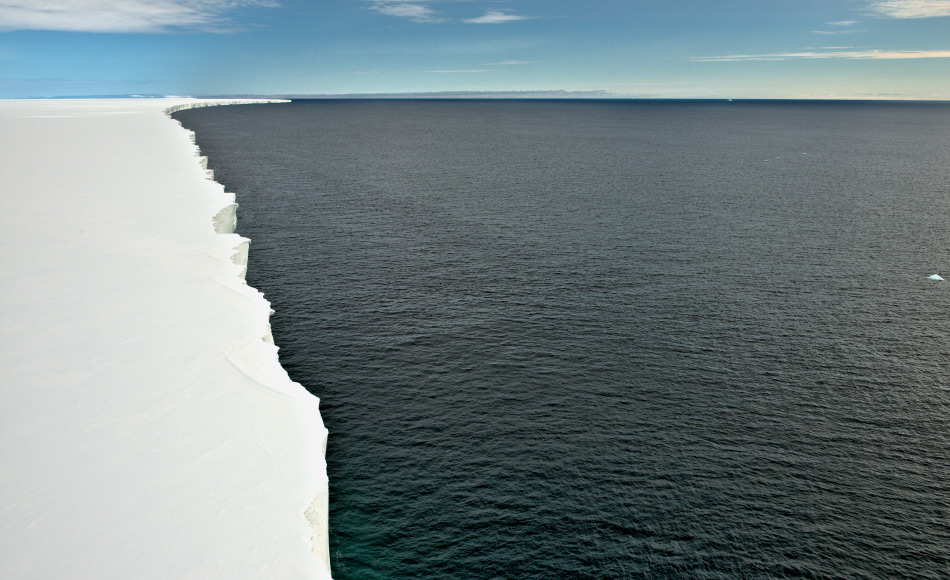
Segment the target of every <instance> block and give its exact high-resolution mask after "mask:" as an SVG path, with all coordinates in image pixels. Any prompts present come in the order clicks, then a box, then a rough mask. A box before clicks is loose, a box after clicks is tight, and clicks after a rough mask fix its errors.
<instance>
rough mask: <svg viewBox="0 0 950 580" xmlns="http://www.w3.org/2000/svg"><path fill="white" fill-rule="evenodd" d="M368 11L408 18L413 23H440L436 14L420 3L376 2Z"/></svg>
mask: <svg viewBox="0 0 950 580" xmlns="http://www.w3.org/2000/svg"><path fill="white" fill-rule="evenodd" d="M370 9H371V10H375V11H376V12H379V13H380V14H386V15H387V16H398V17H400V18H408V19H409V20H412V21H413V22H442V19H440V18H439V17H438V16H437V14H438V12H436V11H435V10H433V9H432V8H429V7H428V6H426V5H425V4H423V3H420V2H401V1H396V2H393V1H392V0H376V1H375V2H373V5H372V6H370Z"/></svg>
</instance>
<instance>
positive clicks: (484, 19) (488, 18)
mask: <svg viewBox="0 0 950 580" xmlns="http://www.w3.org/2000/svg"><path fill="white" fill-rule="evenodd" d="M516 20H527V17H526V16H518V15H517V14H509V13H507V12H500V11H498V10H489V11H488V12H486V13H485V15H484V16H479V17H478V18H470V19H468V20H466V21H465V22H468V23H469V24H501V23H503V22H514V21H516Z"/></svg>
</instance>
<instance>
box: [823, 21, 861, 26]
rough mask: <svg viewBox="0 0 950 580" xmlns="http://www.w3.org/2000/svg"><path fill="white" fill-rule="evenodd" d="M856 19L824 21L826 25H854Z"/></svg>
mask: <svg viewBox="0 0 950 580" xmlns="http://www.w3.org/2000/svg"><path fill="white" fill-rule="evenodd" d="M857 23H858V21H857V20H839V21H837V22H825V24H826V25H827V26H854V25H855V24H857Z"/></svg>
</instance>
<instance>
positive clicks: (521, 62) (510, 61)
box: [486, 60, 536, 66]
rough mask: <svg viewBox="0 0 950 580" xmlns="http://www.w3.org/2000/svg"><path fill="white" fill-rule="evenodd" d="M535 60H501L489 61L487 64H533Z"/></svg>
mask: <svg viewBox="0 0 950 580" xmlns="http://www.w3.org/2000/svg"><path fill="white" fill-rule="evenodd" d="M534 62H536V61H533V60H503V61H501V62H489V63H486V64H487V66H520V65H523V64H532V63H534Z"/></svg>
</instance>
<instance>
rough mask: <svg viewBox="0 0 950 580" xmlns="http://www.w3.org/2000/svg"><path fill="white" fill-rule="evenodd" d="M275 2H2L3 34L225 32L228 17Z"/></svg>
mask: <svg viewBox="0 0 950 580" xmlns="http://www.w3.org/2000/svg"><path fill="white" fill-rule="evenodd" d="M249 6H278V3H277V2H275V1H274V0H0V30H5V31H10V30H57V31H69V32H113V33H118V32H131V33H160V32H170V31H181V30H199V31H205V32H227V31H233V30H235V29H236V28H238V27H239V26H238V24H237V23H236V22H235V21H234V20H233V18H231V17H230V16H229V14H231V13H232V12H233V11H234V10H236V9H238V8H242V7H249Z"/></svg>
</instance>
